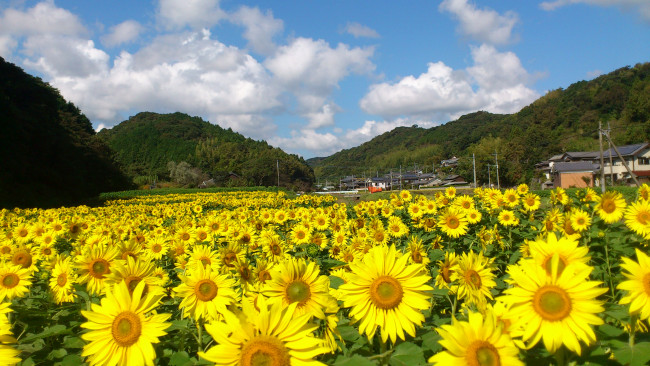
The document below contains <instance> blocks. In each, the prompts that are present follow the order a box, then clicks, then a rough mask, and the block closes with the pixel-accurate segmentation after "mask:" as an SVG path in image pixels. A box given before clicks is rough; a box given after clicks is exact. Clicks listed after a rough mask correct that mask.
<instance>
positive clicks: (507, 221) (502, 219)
mask: <svg viewBox="0 0 650 366" xmlns="http://www.w3.org/2000/svg"><path fill="white" fill-rule="evenodd" d="M499 224H501V225H503V226H506V227H508V226H517V225H519V219H518V218H517V216H515V213H514V212H513V211H510V210H501V212H499Z"/></svg>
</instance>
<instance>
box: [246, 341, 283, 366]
mask: <svg viewBox="0 0 650 366" xmlns="http://www.w3.org/2000/svg"><path fill="white" fill-rule="evenodd" d="M290 359H291V357H290V356H289V350H287V348H286V347H285V346H284V344H283V343H282V341H280V340H278V339H277V338H275V337H270V336H257V337H255V338H253V339H251V340H250V341H248V342H247V343H246V345H245V346H244V347H243V348H242V350H241V358H240V359H239V364H240V365H242V366H288V365H289V364H290Z"/></svg>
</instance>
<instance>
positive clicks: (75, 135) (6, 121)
mask: <svg viewBox="0 0 650 366" xmlns="http://www.w3.org/2000/svg"><path fill="white" fill-rule="evenodd" d="M111 156H112V153H111V151H110V149H109V148H108V146H106V145H105V144H104V143H103V142H102V141H100V140H99V139H97V136H96V135H95V131H94V130H93V128H92V125H91V123H90V121H89V120H88V118H86V116H84V115H83V114H82V113H81V112H80V111H79V109H78V108H77V107H76V106H74V105H73V104H72V103H70V102H67V101H65V100H64V99H63V97H62V96H61V94H60V93H59V92H58V90H56V89H55V88H53V87H51V86H50V85H49V84H47V83H44V82H43V81H42V80H41V79H39V78H36V77H33V76H31V75H29V74H27V73H25V72H24V71H23V70H22V69H21V68H19V67H17V66H16V65H14V64H11V63H9V62H6V61H5V60H4V59H3V58H1V57H0V160H1V161H2V165H1V168H0V207H5V208H13V207H55V206H61V205H76V204H81V203H85V202H87V200H88V199H91V198H93V197H96V196H97V195H98V194H99V193H100V192H106V191H115V190H122V189H128V188H130V187H131V185H130V183H129V180H128V179H127V178H126V177H125V176H124V175H123V174H122V173H121V171H120V170H119V168H118V167H117V165H116V164H115V162H114V161H113V160H112V157H111Z"/></svg>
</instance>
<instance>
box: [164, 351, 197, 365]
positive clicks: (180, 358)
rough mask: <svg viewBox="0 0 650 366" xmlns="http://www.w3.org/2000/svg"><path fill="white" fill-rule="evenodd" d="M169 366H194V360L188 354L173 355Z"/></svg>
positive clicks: (182, 352) (177, 353) (183, 352)
mask: <svg viewBox="0 0 650 366" xmlns="http://www.w3.org/2000/svg"><path fill="white" fill-rule="evenodd" d="M169 364H170V365H171V366H189V365H192V360H191V359H190V355H189V354H188V353H187V352H185V351H181V352H176V353H174V354H173V355H172V357H171V358H170V359H169Z"/></svg>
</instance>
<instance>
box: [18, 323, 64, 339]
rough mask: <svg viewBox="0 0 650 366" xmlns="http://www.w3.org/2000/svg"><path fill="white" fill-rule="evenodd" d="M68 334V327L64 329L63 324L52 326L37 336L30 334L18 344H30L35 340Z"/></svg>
mask: <svg viewBox="0 0 650 366" xmlns="http://www.w3.org/2000/svg"><path fill="white" fill-rule="evenodd" d="M68 333H70V330H69V329H68V327H66V326H65V325H63V324H57V325H53V326H51V327H47V328H45V330H43V331H42V332H41V333H38V334H32V335H30V336H27V337H25V338H23V339H21V340H20V341H19V342H18V343H21V344H23V343H30V342H32V341H34V340H36V339H42V338H48V337H53V336H56V335H61V334H68Z"/></svg>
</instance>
